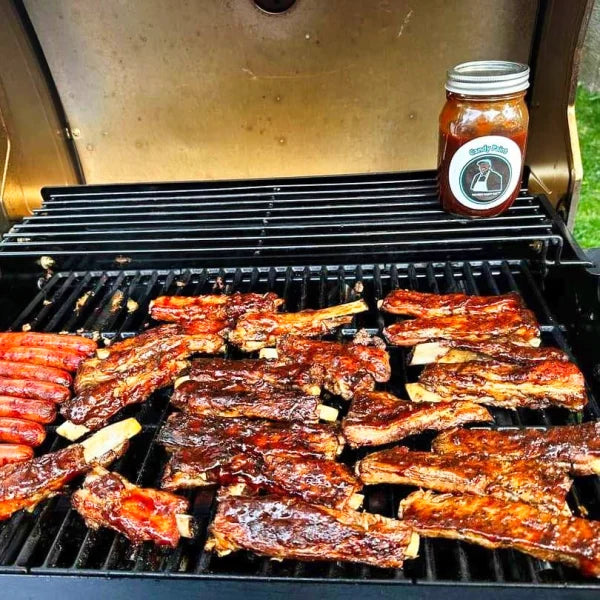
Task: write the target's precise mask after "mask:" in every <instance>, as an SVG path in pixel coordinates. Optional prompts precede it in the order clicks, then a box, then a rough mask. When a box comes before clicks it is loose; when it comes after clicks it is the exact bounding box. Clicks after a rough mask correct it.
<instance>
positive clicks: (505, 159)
mask: <svg viewBox="0 0 600 600" xmlns="http://www.w3.org/2000/svg"><path fill="white" fill-rule="evenodd" d="M522 160H523V159H522V157H521V150H520V148H519V146H518V145H517V144H516V142H514V141H513V140H511V139H510V138H507V137H504V136H501V135H484V136H482V137H478V138H475V139H472V140H470V141H469V142H467V143H466V144H464V145H463V146H461V147H460V148H459V149H458V150H457V151H456V152H455V154H454V156H453V157H452V160H451V161H450V168H449V173H448V179H449V182H450V189H451V190H452V194H453V195H454V197H455V198H456V199H457V200H458V202H460V203H461V204H462V205H464V206H466V207H468V208H470V209H473V210H478V209H479V210H487V209H490V208H494V207H495V206H499V205H500V204H502V203H503V202H504V201H506V200H507V199H508V198H509V197H510V196H511V194H512V193H513V192H514V191H515V189H516V187H517V186H518V185H519V183H520V179H521V164H522Z"/></svg>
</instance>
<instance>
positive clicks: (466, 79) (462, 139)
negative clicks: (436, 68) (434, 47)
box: [438, 61, 529, 217]
mask: <svg viewBox="0 0 600 600" xmlns="http://www.w3.org/2000/svg"><path fill="white" fill-rule="evenodd" d="M528 87H529V67H528V66H527V65H522V64H520V63H513V62H505V61H475V62H468V63H463V64H460V65H457V66H456V67H454V68H453V69H451V70H450V71H448V80H447V83H446V104H445V105H444V108H443V109H442V112H441V114H440V141H439V155H438V182H439V193H440V199H441V203H442V208H443V209H444V210H445V211H447V212H449V213H452V214H455V215H460V216H468V217H493V216H496V215H499V214H501V213H503V212H504V211H505V210H506V209H508V208H509V207H510V206H511V205H512V203H513V202H514V200H515V198H516V197H517V195H518V193H519V188H520V186H521V179H522V176H523V161H524V157H525V148H526V145H527V127H528V125H529V113H528V110H527V105H526V104H525V93H526V90H527V88H528Z"/></svg>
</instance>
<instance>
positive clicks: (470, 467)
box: [356, 446, 572, 515]
mask: <svg viewBox="0 0 600 600" xmlns="http://www.w3.org/2000/svg"><path fill="white" fill-rule="evenodd" d="M356 474H357V475H358V476H359V477H360V479H361V480H362V482H363V483H365V484H367V485H377V484H380V483H392V484H400V485H412V486H416V487H421V488H427V489H430V490H435V491H437V492H451V493H459V494H461V493H462V494H474V495H476V496H492V497H494V498H498V499H500V500H508V501H520V502H526V503H527V504H534V505H538V506H540V507H541V508H544V509H546V510H551V511H553V512H557V513H563V514H569V515H570V511H569V509H568V507H567V494H568V492H569V489H570V488H571V483H572V481H571V480H570V479H569V477H568V475H567V473H566V471H565V470H564V469H562V468H560V467H557V466H556V465H553V464H546V463H544V462H542V461H540V460H536V459H518V460H509V459H505V458H503V457H491V456H482V455H474V454H471V455H460V456H459V455H455V454H445V455H438V454H433V453H431V452H411V451H410V450H409V449H408V448H406V447H404V446H397V447H395V448H390V449H388V450H382V451H380V452H375V453H374V454H369V455H368V456H367V457H366V458H363V459H362V460H361V461H359V462H358V463H356Z"/></svg>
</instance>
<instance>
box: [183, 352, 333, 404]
mask: <svg viewBox="0 0 600 600" xmlns="http://www.w3.org/2000/svg"><path fill="white" fill-rule="evenodd" d="M189 377H190V379H193V380H194V381H198V382H200V383H204V384H207V385H208V386H210V385H214V386H217V387H219V388H220V387H223V385H236V386H238V388H239V389H240V390H242V391H248V392H252V391H254V390H256V389H257V388H260V387H261V386H262V385H263V384H265V383H266V384H267V385H268V386H269V387H275V388H279V389H284V388H293V389H298V390H301V391H303V392H304V393H306V394H309V395H315V396H318V395H319V394H320V392H321V387H320V382H319V381H316V382H315V381H314V372H313V371H312V370H311V366H310V365H306V364H302V363H299V364H297V363H290V364H277V363H273V362H272V361H268V360H262V359H258V360H254V359H243V360H229V359H224V358H200V359H197V360H194V361H192V366H191V369H190V373H189Z"/></svg>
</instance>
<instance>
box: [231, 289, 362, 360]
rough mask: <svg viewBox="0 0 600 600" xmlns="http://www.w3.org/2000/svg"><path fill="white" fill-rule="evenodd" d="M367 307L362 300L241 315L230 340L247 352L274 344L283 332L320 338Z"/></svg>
mask: <svg viewBox="0 0 600 600" xmlns="http://www.w3.org/2000/svg"><path fill="white" fill-rule="evenodd" d="M367 309H368V306H367V304H366V303H365V302H364V300H357V301H356V302H349V303H347V304H340V305H338V306H331V307H329V308H322V309H319V310H303V311H300V312H295V313H277V312H257V313H251V314H247V315H244V316H242V317H241V318H240V319H239V320H238V322H237V325H236V327H235V329H233V331H232V332H231V333H230V334H229V341H230V342H231V343H233V344H235V345H236V346H239V347H240V348H241V349H242V350H244V351H246V352H252V351H254V350H260V349H261V348H265V347H266V346H274V345H275V344H276V342H277V339H278V338H280V337H281V336H283V335H296V336H300V337H319V336H322V335H326V334H328V333H331V332H332V331H334V330H335V329H337V328H338V327H341V326H342V325H346V324H348V323H350V322H351V321H352V316H353V315H355V314H357V313H361V312H364V311H366V310H367Z"/></svg>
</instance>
